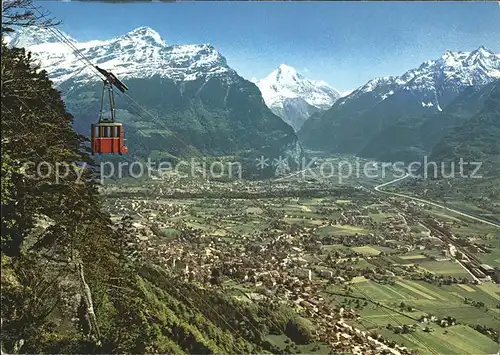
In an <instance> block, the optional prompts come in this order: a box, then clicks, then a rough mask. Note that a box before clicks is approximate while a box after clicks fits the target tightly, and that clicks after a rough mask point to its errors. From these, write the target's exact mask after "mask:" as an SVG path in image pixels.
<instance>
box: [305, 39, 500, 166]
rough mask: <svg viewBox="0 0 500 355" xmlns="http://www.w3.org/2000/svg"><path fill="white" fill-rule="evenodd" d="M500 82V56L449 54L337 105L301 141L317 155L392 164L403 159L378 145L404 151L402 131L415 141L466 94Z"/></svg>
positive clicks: (416, 150)
mask: <svg viewBox="0 0 500 355" xmlns="http://www.w3.org/2000/svg"><path fill="white" fill-rule="evenodd" d="M499 77H500V55H498V54H494V53H492V52H491V51H489V50H488V49H486V48H484V47H479V48H478V49H476V50H474V51H472V52H451V51H447V52H446V53H444V54H443V55H442V56H441V57H440V58H439V59H437V60H430V61H427V62H425V63H422V65H420V67H418V68H417V69H412V70H409V71H408V72H406V73H405V74H403V75H402V76H399V77H383V78H376V79H373V80H370V81H369V82H368V83H367V84H365V85H364V86H362V87H360V88H358V89H357V90H355V91H354V92H352V93H351V94H350V95H348V96H346V97H343V98H341V99H339V100H337V101H336V102H335V104H334V105H333V107H332V108H331V109H329V110H328V111H326V112H325V113H323V114H320V115H314V116H313V117H312V118H311V119H309V120H308V121H307V122H306V123H305V124H304V126H303V127H302V129H301V130H300V132H299V137H300V138H301V139H302V142H303V143H304V145H305V146H306V147H308V148H311V149H316V150H326V151H331V152H341V153H355V154H360V155H362V156H366V157H370V158H377V159H386V160H392V159H394V158H397V157H391V156H390V155H391V154H389V156H387V154H380V155H379V152H378V151H376V150H374V149H373V147H374V146H377V145H380V144H377V143H376V141H375V142H373V141H374V140H377V139H378V141H379V142H382V141H383V142H385V146H386V150H387V149H389V148H388V147H392V144H393V141H394V142H395V144H396V145H397V146H399V147H400V146H401V145H404V142H405V140H404V138H403V142H398V140H401V139H400V138H402V136H401V133H400V131H401V130H409V133H408V134H409V135H412V134H413V133H412V132H413V130H414V129H415V128H416V127H420V125H421V124H422V123H423V122H424V121H426V120H427V119H428V118H429V117H431V116H434V115H435V114H436V113H440V112H444V113H446V112H447V107H448V106H449V105H450V104H452V102H453V101H454V100H455V99H456V98H457V97H458V96H459V95H460V94H461V93H463V92H464V90H466V89H467V88H470V87H479V86H482V85H486V84H489V83H491V82H493V81H494V80H496V79H497V78H499ZM435 117H443V116H440V115H438V116H435ZM434 125H435V124H430V123H429V126H434ZM438 125H439V124H438ZM427 133H428V132H424V134H427ZM429 133H431V132H429ZM379 135H381V136H380V137H379V138H377V137H378V136H379ZM437 140H439V138H438V139H437ZM372 142H373V143H372ZM406 148H407V149H408V150H410V152H409V153H410V154H409V156H415V153H417V154H420V153H421V152H422V150H421V149H420V148H419V147H413V146H411V145H409V144H408V145H407V147H406ZM382 155H383V156H382ZM403 155H404V154H403Z"/></svg>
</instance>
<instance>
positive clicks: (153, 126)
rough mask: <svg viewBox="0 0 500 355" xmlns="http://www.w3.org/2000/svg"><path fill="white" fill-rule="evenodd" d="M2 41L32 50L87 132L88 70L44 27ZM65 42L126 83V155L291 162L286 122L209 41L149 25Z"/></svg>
mask: <svg viewBox="0 0 500 355" xmlns="http://www.w3.org/2000/svg"><path fill="white" fill-rule="evenodd" d="M68 38H69V37H68ZM8 41H9V43H10V45H17V46H24V47H26V48H28V49H29V51H31V52H32V53H33V56H34V58H36V59H37V60H39V62H40V64H41V65H42V66H43V69H45V70H46V71H47V72H48V73H49V77H50V78H51V79H52V80H53V82H54V83H55V84H56V85H58V87H59V89H60V90H61V91H62V93H63V97H64V100H65V103H66V104H67V106H68V110H69V112H71V113H72V114H73V116H74V118H75V119H74V124H75V128H76V129H77V131H79V132H82V133H88V131H89V127H90V123H93V122H95V121H96V120H97V117H98V113H99V109H100V103H101V93H102V78H100V77H99V76H98V75H96V72H95V69H93V67H92V66H91V65H89V63H86V62H85V61H83V60H79V58H77V56H76V55H75V52H74V51H73V50H72V49H71V47H70V46H69V45H66V44H65V43H62V41H61V39H60V38H59V36H56V34H55V33H53V32H52V31H49V30H47V29H40V28H25V29H21V30H20V31H18V32H17V33H16V34H15V35H14V36H12V37H10V38H9V39H8ZM69 41H71V42H72V44H73V45H74V46H75V47H76V48H78V50H79V52H80V53H81V54H82V55H83V56H84V57H85V58H87V59H88V60H89V61H90V62H91V63H92V64H94V65H98V66H99V67H100V68H103V69H106V70H108V71H111V72H112V73H113V74H115V75H116V76H117V77H118V78H120V80H122V81H123V82H124V83H125V84H126V85H127V86H128V87H129V88H130V90H129V92H128V95H130V97H132V98H133V101H131V100H130V99H129V98H128V97H126V96H125V95H122V94H120V93H119V92H118V94H120V95H118V96H117V98H116V105H117V111H116V115H117V119H118V120H119V121H120V122H122V123H123V124H124V127H125V131H126V138H127V139H128V141H127V144H128V146H129V152H132V155H136V156H141V157H145V156H152V155H153V156H155V157H159V158H169V157H170V158H171V157H181V156H192V155H196V154H198V155H203V156H206V155H215V156H220V155H223V156H238V157H250V159H254V158H255V157H256V156H260V155H264V156H266V157H268V158H278V157H279V156H282V157H283V158H285V157H286V158H287V161H288V164H289V165H290V167H291V168H292V167H293V165H294V164H298V162H299V158H300V156H301V154H302V148H301V145H300V144H299V142H298V139H297V136H296V134H295V132H294V131H293V129H292V127H290V126H289V125H288V124H286V123H285V122H283V120H282V119H281V118H279V117H278V116H276V115H275V114H273V113H272V112H271V110H270V109H269V108H268V107H267V106H266V105H265V103H264V100H263V99H262V96H261V93H260V91H259V89H258V88H257V86H256V85H255V84H254V83H252V82H250V81H248V80H245V79H244V78H242V77H241V76H239V75H238V74H237V72H236V71H235V70H233V69H232V68H230V67H229V66H228V64H227V62H226V59H225V58H224V57H223V56H222V55H221V54H220V53H219V52H218V51H217V50H216V49H215V48H214V47H213V46H211V45H208V44H200V45H168V44H166V43H165V42H164V40H163V39H162V38H161V37H160V35H159V34H158V33H157V32H156V31H154V30H152V29H151V28H149V27H140V28H137V29H135V30H133V31H131V32H129V33H126V34H125V35H123V36H120V37H118V38H113V39H110V40H106V41H89V42H78V41H76V40H74V39H69ZM253 165H255V164H253Z"/></svg>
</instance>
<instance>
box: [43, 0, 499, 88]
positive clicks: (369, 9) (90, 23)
mask: <svg viewBox="0 0 500 355" xmlns="http://www.w3.org/2000/svg"><path fill="white" fill-rule="evenodd" d="M35 3H36V4H37V5H39V6H41V7H42V8H44V9H46V10H48V11H49V12H50V13H51V14H52V16H53V17H55V18H56V19H58V20H62V21H63V23H62V24H61V26H60V29H61V30H63V31H65V32H66V33H67V34H69V35H70V36H71V37H73V38H75V39H77V40H82V41H85V40H90V39H108V38H111V37H116V36H119V35H122V34H124V33H126V32H128V31H131V30H133V29H135V28H137V27H139V26H149V27H151V28H153V29H154V30H156V31H157V32H158V33H160V35H161V36H162V37H163V38H164V40H165V41H166V42H167V43H168V44H194V43H210V44H212V45H214V46H215V47H216V48H217V49H218V50H219V51H220V52H221V53H222V55H224V56H225V57H226V59H227V61H228V64H229V65H230V66H231V67H233V68H234V69H236V70H237V71H238V73H239V74H240V75H242V76H243V77H245V78H247V79H251V78H252V77H257V78H262V77H264V76H266V75H267V74H268V73H270V72H271V71H272V70H273V69H274V68H276V67H277V66H278V65H279V64H281V63H286V64H288V65H291V66H293V67H295V68H296V69H297V70H298V71H299V72H301V73H302V74H304V75H305V76H307V77H309V78H311V79H322V80H325V81H327V82H328V83H329V84H331V85H332V86H333V87H335V88H337V89H338V90H340V91H346V90H351V89H355V88H356V87H358V86H360V85H363V84H364V83H365V82H366V81H368V80H369V79H371V78H373V77H375V76H385V75H400V74H402V73H403V72H405V71H406V70H408V69H410V68H414V67H416V66H418V65H419V64H420V63H422V62H423V61H425V60H428V59H435V58H438V57H439V56H441V54H442V53H443V52H444V51H446V50H448V49H450V50H463V51H471V50H474V49H476V48H477V47H479V46H480V45H484V46H486V47H487V48H489V49H491V50H493V51H494V52H496V53H500V5H499V3H498V2H496V3H495V2H413V3H411V2H405V3H403V2H350V3H349V2H231V1H224V2H208V1H198V2H177V3H149V2H146V3H129V4H124V3H115V4H111V3H100V2H75V1H68V0H66V1H65V2H57V1H36V2H35Z"/></svg>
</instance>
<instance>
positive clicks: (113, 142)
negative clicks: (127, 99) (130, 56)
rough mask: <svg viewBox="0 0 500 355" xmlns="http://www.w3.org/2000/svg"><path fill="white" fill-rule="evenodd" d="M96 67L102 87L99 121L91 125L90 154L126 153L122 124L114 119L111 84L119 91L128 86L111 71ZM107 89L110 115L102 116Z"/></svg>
mask: <svg viewBox="0 0 500 355" xmlns="http://www.w3.org/2000/svg"><path fill="white" fill-rule="evenodd" d="M96 69H97V70H99V72H100V73H101V74H103V75H104V76H105V77H106V79H105V80H104V87H103V89H102V97H101V111H100V113H99V121H98V122H97V123H94V124H92V125H91V135H90V136H91V142H92V155H94V154H114V153H118V154H123V153H127V152H128V149H127V147H125V146H124V141H125V139H124V138H123V126H122V124H121V123H119V122H116V121H115V98H114V94H113V85H114V86H116V87H117V88H118V90H120V91H121V92H125V90H128V87H127V86H126V85H125V84H123V83H122V82H121V81H120V80H118V78H117V77H116V76H114V75H113V74H112V73H110V72H108V71H106V70H104V69H101V68H99V67H97V66H96ZM106 90H108V97H109V109H110V115H111V117H109V118H105V117H103V107H104V95H105V92H106Z"/></svg>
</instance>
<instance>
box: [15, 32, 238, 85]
mask: <svg viewBox="0 0 500 355" xmlns="http://www.w3.org/2000/svg"><path fill="white" fill-rule="evenodd" d="M65 37H66V38H69V36H67V35H65ZM69 40H70V41H71V42H73V45H74V46H75V47H76V48H77V49H78V51H79V52H81V54H82V55H83V56H84V57H85V58H87V59H88V60H89V61H90V62H91V63H92V64H94V65H98V66H100V67H101V68H104V69H106V70H109V71H111V72H113V73H114V74H115V75H117V76H118V77H119V78H120V79H127V78H149V77H152V76H154V75H157V76H160V77H165V78H170V79H173V80H175V81H190V80H196V79H198V78H205V79H206V78H208V77H210V76H212V75H219V74H221V73H227V72H232V73H233V72H234V71H233V70H232V69H231V68H229V67H228V65H227V62H226V59H225V58H224V57H223V56H222V55H221V54H220V53H219V52H218V51H217V50H216V49H215V48H214V47H213V46H211V45H209V44H200V45H174V46H169V45H167V44H166V43H165V41H164V40H163V39H162V38H161V36H160V34H159V33H158V32H156V31H155V30H153V29H151V28H150V27H146V26H144V27H139V28H136V29H134V30H132V31H130V32H128V33H125V34H124V35H122V36H119V37H116V38H112V39H109V40H93V41H87V42H78V41H76V40H74V39H71V38H69ZM7 41H8V42H7V43H10V45H15V46H23V47H25V48H27V49H28V50H29V51H31V52H32V53H33V55H34V57H35V58H36V59H38V61H39V62H40V63H41V64H42V65H43V67H44V69H46V70H47V72H48V73H49V76H50V77H51V79H52V80H53V81H54V82H55V83H56V84H61V83H62V82H64V81H66V80H69V79H72V80H73V81H74V82H75V83H80V82H87V81H96V80H101V78H100V77H99V76H97V75H96V73H95V71H93V70H92V68H91V67H90V66H87V67H84V65H85V63H84V62H83V61H82V60H79V57H78V56H77V55H76V54H75V52H74V50H73V49H72V48H71V47H70V46H69V45H67V44H66V43H64V42H63V41H62V40H61V39H60V38H58V37H57V36H55V35H54V34H53V33H52V32H51V31H50V30H48V29H39V28H26V29H21V30H20V31H18V32H17V33H15V34H14V36H12V37H10V38H9V39H8V40H7ZM87 64H88V63H87Z"/></svg>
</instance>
